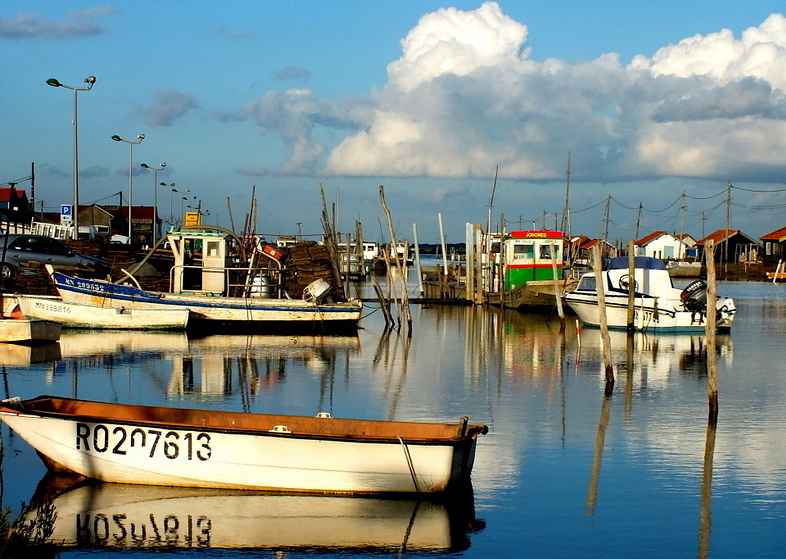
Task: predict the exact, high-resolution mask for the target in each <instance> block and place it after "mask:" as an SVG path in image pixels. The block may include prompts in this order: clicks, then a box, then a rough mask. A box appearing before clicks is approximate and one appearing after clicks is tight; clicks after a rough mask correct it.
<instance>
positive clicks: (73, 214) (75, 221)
mask: <svg viewBox="0 0 786 559" xmlns="http://www.w3.org/2000/svg"><path fill="white" fill-rule="evenodd" d="M46 83H47V85H51V86H52V87H65V88H66V89H70V90H71V91H73V92H74V208H73V210H72V211H71V219H72V222H73V224H74V239H78V238H79V126H78V123H79V105H78V102H77V93H79V92H80V91H90V90H91V89H93V85H94V84H95V83H96V77H95V76H87V77H86V78H85V83H86V84H87V87H73V86H70V85H66V84H64V83H60V82H59V81H58V80H56V79H55V78H49V79H48V80H46Z"/></svg>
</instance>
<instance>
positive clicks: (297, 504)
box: [27, 483, 482, 551]
mask: <svg viewBox="0 0 786 559" xmlns="http://www.w3.org/2000/svg"><path fill="white" fill-rule="evenodd" d="M468 497H469V498H468V499H465V500H463V501H462V502H458V501H455V502H454V501H453V500H450V501H449V502H445V503H443V502H432V501H428V500H426V501H418V500H414V499H374V498H350V497H336V496H331V497H327V496H324V497H323V496H313V495H310V496H297V495H270V494H260V493H255V492H249V491H230V490H219V489H195V488H184V487H155V486H147V487H143V486H138V485H127V484H114V483H98V484H92V483H91V484H87V485H81V486H78V487H76V488H74V489H72V490H69V491H66V492H65V493H62V494H61V495H59V496H57V497H56V498H54V499H53V500H52V501H51V502H52V503H53V504H54V506H55V512H56V514H57V516H56V518H55V521H54V526H53V530H52V534H51V535H50V536H49V538H48V539H47V543H49V544H53V545H56V546H66V547H71V546H79V547H98V548H115V549H117V548H120V549H123V548H125V549H130V548H134V549H139V548H147V549H150V548H160V547H166V548H213V549H239V548H246V549H304V548H307V549H314V548H317V549H319V548H329V549H330V550H336V549H367V550H376V551H401V550H407V551H414V550H422V551H434V550H450V551H460V550H462V549H465V548H466V547H468V545H469V541H468V539H467V535H466V530H467V528H469V527H470V526H471V527H472V528H473V529H474V528H475V527H477V526H478V525H481V524H482V522H478V521H476V520H475V519H474V510H473V509H474V507H473V506H472V500H471V493H470V494H469V496H468ZM34 514H35V511H34V510H33V511H29V512H28V514H27V518H28V519H30V518H31V517H32V516H33V515H34Z"/></svg>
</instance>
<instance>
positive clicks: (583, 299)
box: [562, 256, 736, 332]
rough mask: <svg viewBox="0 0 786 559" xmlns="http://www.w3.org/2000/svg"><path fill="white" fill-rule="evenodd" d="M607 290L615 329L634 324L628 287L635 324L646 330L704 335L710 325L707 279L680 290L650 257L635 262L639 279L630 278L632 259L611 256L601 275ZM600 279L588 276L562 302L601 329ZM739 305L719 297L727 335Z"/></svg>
mask: <svg viewBox="0 0 786 559" xmlns="http://www.w3.org/2000/svg"><path fill="white" fill-rule="evenodd" d="M601 280H602V281H603V288H604V292H605V303H606V318H607V322H608V325H609V328H613V329H625V328H627V323H628V289H629V287H630V285H631V284H632V285H633V289H634V291H635V297H634V300H633V306H634V326H635V328H636V330H641V331H672V332H701V331H704V330H705V329H706V321H707V314H708V313H707V291H706V288H707V284H706V283H705V282H704V281H702V280H697V281H694V282H693V283H691V284H690V285H689V286H688V287H686V288H685V289H678V288H676V287H674V285H673V284H672V281H671V276H669V272H668V270H667V268H666V265H665V264H664V263H663V261H662V260H659V259H657V258H651V257H646V256H637V257H636V259H635V270H634V281H633V282H631V278H630V276H629V274H628V258H627V257H619V258H611V259H610V260H609V264H608V266H607V268H606V269H605V270H604V271H603V272H601ZM596 284H597V278H596V277H595V273H594V272H590V273H587V274H584V275H583V276H582V277H581V280H580V281H579V284H578V286H576V289H575V290H574V291H570V292H568V293H565V294H564V295H563V296H562V298H563V300H564V301H565V302H566V303H567V304H568V305H569V306H570V308H571V309H573V311H574V312H575V313H576V314H577V315H578V316H579V318H580V319H581V320H582V322H584V323H585V324H588V325H591V326H598V325H600V312H599V306H598V292H597V288H596ZM735 313H736V307H735V305H734V301H733V300H732V299H730V298H728V297H718V299H717V301H716V305H715V323H716V326H717V329H718V331H720V332H726V331H729V330H730V329H731V325H732V323H733V322H734V316H735Z"/></svg>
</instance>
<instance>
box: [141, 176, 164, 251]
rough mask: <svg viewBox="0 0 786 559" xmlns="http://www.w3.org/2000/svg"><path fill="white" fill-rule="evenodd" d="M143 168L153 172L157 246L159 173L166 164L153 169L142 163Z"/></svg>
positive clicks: (155, 238)
mask: <svg viewBox="0 0 786 559" xmlns="http://www.w3.org/2000/svg"><path fill="white" fill-rule="evenodd" d="M142 167H144V168H145V169H152V171H153V246H155V244H156V241H157V240H158V235H157V233H158V172H159V171H163V170H164V167H166V163H162V164H161V166H160V167H151V166H150V165H148V164H147V163H142Z"/></svg>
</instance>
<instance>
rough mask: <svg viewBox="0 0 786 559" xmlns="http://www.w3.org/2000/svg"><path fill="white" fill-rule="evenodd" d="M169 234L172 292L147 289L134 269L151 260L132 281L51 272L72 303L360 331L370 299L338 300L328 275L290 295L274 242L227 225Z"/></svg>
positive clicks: (198, 320)
mask: <svg viewBox="0 0 786 559" xmlns="http://www.w3.org/2000/svg"><path fill="white" fill-rule="evenodd" d="M203 229H211V230H203ZM213 229H215V230H213ZM165 239H166V241H165V242H166V244H167V246H168V247H169V248H170V249H171V254H172V256H173V259H174V260H173V265H172V266H171V267H170V268H169V270H168V273H169V290H168V291H153V290H146V289H142V287H141V285H140V284H139V282H138V281H137V280H136V278H135V277H134V275H133V274H134V272H135V270H137V269H139V268H140V267H141V265H142V264H144V262H142V263H140V264H139V265H138V266H137V267H136V268H133V269H132V270H131V271H129V272H126V275H127V278H126V283H121V282H118V283H113V282H110V281H106V280H95V279H85V278H77V277H73V276H69V275H66V274H63V273H61V272H57V271H55V270H54V269H52V268H51V267H47V270H48V271H49V273H50V275H51V277H52V280H53V281H54V284H55V286H56V288H57V290H58V293H59V294H60V297H61V299H62V300H63V301H66V302H71V303H80V304H83V305H90V306H95V307H110V308H118V307H123V308H125V309H143V308H144V309H149V308H153V309H169V310H174V309H180V310H183V309H189V310H190V311H191V314H190V318H189V323H190V324H202V325H204V323H212V324H214V325H215V324H216V323H226V324H230V325H232V324H236V325H244V326H246V325H251V326H267V327H274V326H277V327H280V328H281V327H292V328H298V327H299V328H310V329H311V330H318V331H320V332H324V331H329V330H335V329H347V328H357V324H358V322H359V320H360V316H361V311H362V308H363V303H362V302H361V301H360V300H359V299H350V300H347V301H340V300H335V298H334V296H333V294H334V290H333V287H332V286H331V285H330V284H329V283H328V282H327V281H325V280H324V279H321V278H319V279H317V280H315V281H313V282H312V283H310V284H309V285H307V286H306V287H305V288H304V289H303V293H302V296H301V297H299V298H296V297H291V296H290V294H289V293H288V292H287V291H286V289H285V288H284V281H285V279H286V278H285V276H286V270H285V268H284V266H283V265H282V263H281V259H282V257H283V252H282V251H281V250H279V249H277V248H276V247H274V246H272V245H267V244H264V243H261V242H259V241H258V240H254V241H252V242H251V243H248V242H244V241H243V240H241V239H239V238H237V237H236V236H234V234H230V233H228V232H227V231H225V230H221V229H220V228H200V229H199V230H193V231H192V230H189V231H174V232H170V233H169V234H168V235H167V236H166V237H165ZM249 244H250V245H251V246H247V245H249ZM151 254H152V253H151Z"/></svg>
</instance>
